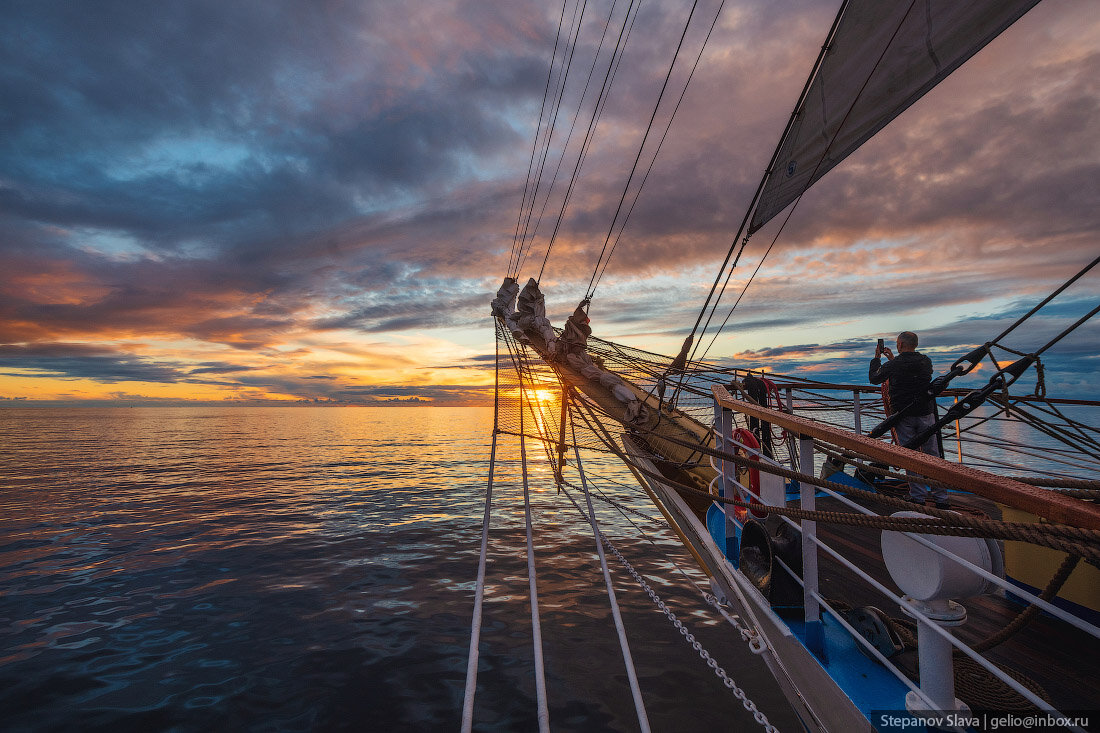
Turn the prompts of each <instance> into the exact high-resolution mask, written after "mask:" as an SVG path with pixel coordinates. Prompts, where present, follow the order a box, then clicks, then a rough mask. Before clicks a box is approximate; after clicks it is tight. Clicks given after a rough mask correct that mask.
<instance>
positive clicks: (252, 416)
mask: <svg viewBox="0 0 1100 733" xmlns="http://www.w3.org/2000/svg"><path fill="white" fill-rule="evenodd" d="M491 430H492V410H491V409H488V408H435V407H416V408H411V407H410V408H396V407H394V408H353V407H348V408H339V407H286V408H280V407H265V408H247V407H231V408H213V407H209V408H208V407H197V408H167V407H161V408H103V409H100V408H85V409H55V408H48V409H31V408H4V409H0V721H3V723H2V724H0V726H2V728H3V729H4V730H16V731H18V730H33V731H39V730H43V731H45V730H73V729H79V730H108V729H109V730H120V729H122V730H143V731H144V730H180V731H187V730H241V729H244V730H336V729H350V730H380V731H386V730H455V729H457V728H458V727H459V724H460V717H461V710H462V695H463V688H464V684H465V672H466V659H467V652H468V645H469V634H470V619H471V616H472V611H473V595H474V580H475V578H476V573H477V558H478V550H479V542H480V532H481V518H482V512H483V509H484V494H485V486H486V478H487V471H488V455H489V449H488V448H489V442H490V440H491ZM501 450H502V455H501V458H502V460H501V462H500V466H499V469H500V471H501V476H500V477H499V479H498V482H497V484H496V486H495V488H494V502H493V506H494V511H493V520H492V527H493V529H492V533H491V535H490V558H491V561H490V563H489V568H488V581H489V595H488V598H487V601H486V608H485V623H484V627H483V630H482V643H481V665H480V675H479V687H478V692H477V705H476V714H475V727H476V728H477V729H478V730H534V729H537V722H536V717H535V715H536V706H535V692H534V667H533V652H532V649H531V642H530V634H531V628H530V627H531V621H530V611H529V606H528V602H527V570H526V555H525V549H524V544H523V543H524V536H523V503H522V494H521V489H520V486H519V484H518V482H517V476H518V473H517V471H518V464H517V463H516V461H515V457H516V454H515V452H514V446H513V445H512V443H511V441H509V445H508V446H507V447H505V446H502V448H501ZM539 461H540V457H539V453H538V451H534V450H532V469H533V473H532V490H533V503H534V519H535V523H536V525H537V527H538V529H537V530H536V554H537V563H538V568H539V575H538V580H539V593H540V597H539V601H540V607H541V611H542V623H543V629H542V632H543V637H544V647H545V654H546V667H547V680H548V688H549V698H550V717H551V725H552V727H553V728H554V730H575V731H598V730H635V729H636V727H637V723H636V719H635V716H634V709H633V703H632V701H631V698H630V693H629V690H628V687H627V684H626V675H625V671H624V668H623V664H622V661H621V657H620V654H619V650H618V643H617V640H616V638H615V631H614V627H613V625H612V621H611V616H610V611H609V606H608V602H607V598H606V593H605V591H604V589H603V581H602V577H601V575H600V571H599V564H598V561H597V559H596V554H595V542H594V540H593V539H592V536H591V532H590V530H589V529H588V526H587V524H585V523H583V522H582V521H580V519H579V517H578V515H577V513H576V512H575V510H574V509H573V508H572V505H571V504H570V503H569V501H568V500H567V499H566V497H565V496H564V495H558V494H556V492H555V490H554V488H553V482H552V480H551V477H550V473H549V471H548V470H547V469H546V464H545V462H543V463H541V464H540V463H539ZM591 470H592V471H593V473H598V474H601V475H603V476H605V477H606V479H607V481H609V482H613V481H616V480H622V481H628V480H629V478H628V475H623V474H622V472H621V469H620V468H616V467H615V466H614V465H612V464H606V465H600V462H599V459H598V458H595V457H594V458H593V464H592V466H591ZM607 485H608V486H614V484H613V483H609V484H607ZM624 491H627V490H626V489H622V488H620V492H624ZM625 501H626V502H627V503H628V504H630V505H631V506H632V507H635V508H637V509H640V510H642V511H646V512H648V513H649V514H653V513H654V512H653V510H652V509H650V508H647V507H646V506H645V504H644V502H643V501H642V500H641V499H640V498H639V497H638V495H637V491H636V490H633V491H629V492H628V498H627V499H626V500H625ZM598 516H599V518H600V520H601V523H602V525H603V527H604V529H605V532H607V534H608V535H609V536H610V537H612V538H613V541H615V543H616V546H617V547H619V548H620V550H621V551H622V552H623V554H624V555H625V556H626V557H627V558H628V559H629V560H630V561H631V562H632V563H633V564H634V565H635V566H636V567H637V568H638V569H639V570H640V571H642V572H643V573H645V574H646V576H647V577H648V578H649V582H650V584H651V585H652V586H653V587H654V589H655V590H656V591H657V592H658V593H659V594H660V595H661V596H662V598H663V599H665V600H666V602H667V603H668V604H669V606H670V607H672V608H673V609H674V610H675V611H676V613H677V614H678V615H679V616H680V618H681V619H682V620H683V621H684V622H685V623H686V624H688V625H689V626H690V627H691V628H692V630H693V631H695V632H696V635H697V636H698V637H699V638H700V640H701V641H702V642H703V644H704V646H705V647H706V648H707V649H708V650H709V651H710V652H711V653H712V654H713V655H714V656H715V657H716V658H717V660H718V662H719V663H720V664H721V665H723V666H724V667H725V669H726V670H727V671H728V672H729V674H730V675H731V676H732V677H733V678H734V679H736V680H737V682H738V683H739V684H740V685H741V686H742V687H743V688H744V689H745V690H746V692H747V693H748V694H749V696H750V697H751V698H752V699H753V700H755V701H756V703H757V704H758V706H759V707H760V708H761V709H762V710H763V711H764V712H765V713H766V714H767V715H768V717H769V719H770V720H771V722H772V723H773V724H775V725H777V726H778V727H779V728H780V729H782V730H795V729H797V728H798V727H799V726H798V724H797V722H796V719H795V718H794V717H793V714H792V713H791V712H790V711H789V709H788V708H787V706H786V704H785V703H784V702H783V701H782V697H781V696H780V694H779V693H778V691H777V690H776V689H775V687H774V683H773V682H772V681H771V679H770V677H769V676H768V674H767V672H766V671H765V669H764V667H763V665H762V664H761V662H760V661H759V659H757V658H756V657H754V656H753V655H752V654H750V653H749V652H748V650H747V649H746V648H745V646H744V645H743V643H742V642H741V641H740V639H739V638H738V637H737V636H736V635H735V634H733V633H730V629H729V627H728V625H726V624H725V622H719V620H718V619H716V614H714V613H711V612H708V611H707V610H705V608H704V607H703V606H702V603H701V600H700V597H699V594H698V592H697V591H696V590H695V589H694V587H693V585H692V583H691V581H689V580H688V579H687V578H685V577H684V576H683V575H682V574H681V573H679V572H677V571H676V570H675V569H674V566H680V567H682V568H685V569H687V568H689V566H690V560H689V559H688V558H687V556H686V554H685V553H683V552H682V550H680V548H679V547H678V545H677V543H676V542H675V541H674V540H672V539H671V538H670V537H669V536H667V535H666V534H665V533H664V532H663V531H661V530H660V528H659V527H657V526H656V525H654V524H650V523H647V522H646V521H645V520H644V519H641V518H638V517H635V516H633V515H631V516H632V519H633V520H634V524H632V523H630V522H628V521H626V520H624V519H623V517H622V514H621V513H620V512H619V511H617V510H615V509H614V508H612V507H610V506H607V505H602V508H600V509H599V510H598ZM635 525H637V526H635ZM609 562H610V563H611V565H612V573H613V575H614V577H615V580H616V592H617V593H618V597H619V601H620V604H621V606H622V608H623V613H624V621H625V625H626V628H627V630H628V634H629V637H630V642H631V651H632V654H633V656H634V660H635V664H636V666H637V668H638V672H639V677H640V680H641V687H642V690H643V692H644V694H645V698H646V704H647V709H648V712H649V717H650V721H651V723H652V725H653V728H654V730H664V731H694V730H699V731H703V730H706V731H713V730H734V729H742V728H744V729H754V728H756V725H755V723H753V721H752V719H751V716H749V715H748V713H747V712H746V711H745V710H744V708H743V707H742V706H741V705H740V703H739V702H738V701H737V700H735V699H734V698H733V695H732V694H730V692H729V691H728V690H726V688H725V687H724V686H723V685H722V684H721V682H720V681H719V680H718V679H717V678H716V677H715V676H714V674H713V673H712V672H711V671H710V670H709V669H708V668H707V666H706V665H705V663H704V662H703V661H702V660H701V659H699V657H698V656H697V655H696V654H695V652H693V651H692V650H691V648H690V647H689V646H688V645H687V644H686V643H685V642H684V641H683V639H682V638H681V637H680V635H679V634H678V633H677V632H676V630H675V629H674V628H673V627H672V625H671V624H670V623H669V622H668V620H667V619H666V618H665V617H664V615H663V614H660V613H659V612H658V611H657V610H656V609H655V608H654V606H653V604H652V602H651V601H650V600H649V598H648V597H647V596H646V595H645V594H644V592H642V591H641V590H640V589H639V588H638V586H637V585H636V584H635V582H634V581H633V580H632V579H631V578H630V577H629V576H628V575H627V574H626V572H625V571H624V570H623V569H622V567H621V566H619V565H618V564H617V563H616V562H615V560H614V559H613V558H609ZM693 577H694V578H695V579H698V576H693Z"/></svg>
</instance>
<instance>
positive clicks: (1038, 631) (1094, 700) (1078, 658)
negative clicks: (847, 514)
mask: <svg viewBox="0 0 1100 733" xmlns="http://www.w3.org/2000/svg"><path fill="white" fill-rule="evenodd" d="M952 503H953V504H955V505H956V506H957V507H958V508H959V509H960V510H962V511H967V512H968V513H984V514H985V515H987V516H989V517H990V518H992V519H1000V518H1001V512H1000V509H999V508H998V507H997V505H995V504H994V503H993V502H990V501H988V500H986V499H983V498H981V497H977V496H972V495H958V494H953V495H952ZM817 504H818V509H823V510H828V509H836V510H841V509H843V507H842V506H841V504H840V502H838V501H836V500H834V499H821V498H819V499H818V501H817ZM868 508H870V509H876V510H879V511H880V512H881V511H883V509H884V507H875V506H873V505H871V504H868ZM818 535H819V536H820V537H821V538H822V540H824V541H825V542H826V543H827V544H829V546H831V547H832V548H833V549H835V550H837V551H838V552H840V553H841V554H843V555H844V556H845V557H846V558H848V559H849V560H851V561H853V562H855V563H856V564H858V565H859V566H860V567H861V568H863V569H864V570H865V571H866V572H867V573H868V574H869V575H871V577H873V578H875V580H877V581H878V582H880V583H882V584H883V585H884V586H886V587H887V588H890V589H892V590H894V591H895V592H896V591H897V586H896V585H895V584H894V582H893V581H892V580H891V578H890V574H889V572H888V571H887V569H886V567H885V565H884V564H883V562H882V558H881V556H880V554H879V548H880V535H881V533H880V531H879V530H874V529H864V528H859V527H838V526H827V525H824V524H818ZM819 563H820V566H819V567H820V587H821V592H822V595H823V596H825V597H826V598H830V599H837V600H839V601H842V602H844V603H847V604H848V605H850V606H853V607H854V606H861V605H872V606H875V607H877V608H879V609H880V610H882V611H883V612H885V613H886V614H887V615H888V616H890V617H892V618H906V617H905V615H904V614H903V613H902V611H901V610H900V609H899V608H897V607H896V604H893V602H892V601H890V600H889V599H887V598H885V597H883V596H882V594H880V593H879V592H878V591H876V590H875V589H873V588H871V587H870V586H869V585H867V584H866V583H863V582H862V581H859V580H858V579H857V578H855V577H853V576H852V574H851V572H850V571H848V570H847V569H846V568H844V567H843V566H841V565H840V564H839V563H838V562H836V561H835V560H833V559H832V558H829V557H828V556H827V555H825V554H824V553H822V554H821V555H820V559H819ZM1052 574H1053V570H1052ZM961 602H962V605H963V606H965V608H966V610H967V620H966V623H965V624H963V625H962V626H960V627H958V628H956V629H954V633H955V635H956V636H957V637H958V638H959V639H960V640H961V641H963V642H965V643H967V644H968V645H972V644H976V643H978V642H980V641H982V640H984V639H987V638H989V637H991V636H992V635H993V634H995V633H996V632H998V631H1000V630H1001V629H1003V628H1004V627H1005V626H1007V625H1008V623H1009V622H1011V621H1012V619H1014V618H1015V617H1016V616H1017V615H1018V614H1019V613H1020V612H1022V611H1023V610H1024V608H1026V606H1024V605H1021V604H1019V603H1016V602H1014V601H1011V600H1009V599H1008V598H1006V597H1005V596H1004V594H1003V593H1002V594H998V595H984V596H978V597H975V598H970V599H965V600H963V601H961ZM914 656H915V653H914ZM984 656H985V657H986V658H987V659H988V660H990V661H992V662H995V663H997V664H1000V665H1003V666H1004V667H1006V668H1007V669H1009V670H1012V671H1013V672H1015V673H1017V674H1021V675H1024V676H1026V677H1027V678H1029V679H1031V680H1033V681H1034V682H1036V683H1037V684H1038V685H1039V686H1041V687H1042V688H1043V689H1044V690H1045V691H1046V693H1047V695H1048V696H1049V698H1050V700H1051V702H1052V703H1053V704H1054V706H1055V707H1057V708H1058V709H1060V710H1062V711H1063V712H1065V711H1071V710H1077V711H1080V710H1096V709H1097V708H1098V707H1100V641H1097V640H1096V639H1093V638H1092V637H1090V636H1088V635H1087V634H1085V633H1083V632H1081V631H1079V630H1077V629H1075V628H1074V627H1072V626H1070V625H1069V624H1067V623H1065V622H1064V621H1061V620H1059V619H1057V618H1054V617H1052V616H1050V615H1048V614H1046V613H1041V614H1039V615H1038V616H1037V617H1036V618H1034V619H1033V620H1032V621H1031V623H1029V624H1028V625H1027V626H1025V627H1024V628H1023V629H1022V630H1021V631H1019V632H1018V633H1017V634H1016V635H1015V636H1013V637H1011V638H1009V639H1008V640H1007V641H1005V642H1003V643H1002V644H1000V645H999V646H997V647H994V648H993V649H991V650H990V651H988V652H986V653H985V654H984ZM899 666H903V667H904V666H905V665H904V663H903V664H901V665H899Z"/></svg>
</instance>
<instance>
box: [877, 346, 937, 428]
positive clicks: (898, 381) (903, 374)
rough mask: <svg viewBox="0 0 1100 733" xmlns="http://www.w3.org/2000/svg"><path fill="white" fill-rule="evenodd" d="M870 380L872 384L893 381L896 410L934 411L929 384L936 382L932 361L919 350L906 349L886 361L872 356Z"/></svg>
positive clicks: (894, 408)
mask: <svg viewBox="0 0 1100 733" xmlns="http://www.w3.org/2000/svg"><path fill="white" fill-rule="evenodd" d="M867 379H869V380H870V381H871V384H882V383H883V382H885V381H886V380H887V379H889V380H890V407H891V409H892V410H893V411H894V412H895V413H896V412H902V414H904V415H928V414H931V412H932V399H931V398H930V397H929V396H928V384H929V382H931V381H932V360H931V359H929V358H928V357H927V356H925V355H924V354H922V353H920V352H919V351H903V352H901V353H900V354H898V355H897V356H895V357H894V358H893V360H892V361H888V362H886V363H885V364H882V363H881V359H871V368H870V371H869V372H868V373H867ZM910 403H913V404H912V406H910Z"/></svg>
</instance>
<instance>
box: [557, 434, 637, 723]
mask: <svg viewBox="0 0 1100 733" xmlns="http://www.w3.org/2000/svg"><path fill="white" fill-rule="evenodd" d="M570 428H571V429H572V431H573V453H574V455H575V456H576V458H577V471H578V473H580V477H581V489H582V490H583V491H584V498H585V499H586V500H587V502H588V520H589V524H591V525H592V535H593V537H594V538H595V540H596V553H597V554H598V555H599V557H600V569H601V570H602V571H603V579H604V584H605V585H606V586H607V597H608V599H609V600H610V602H611V615H612V617H613V619H614V621H615V631H616V632H617V633H618V635H619V647H620V648H621V649H622V652H623V662H624V664H625V665H626V675H627V679H628V680H629V682H630V694H631V696H632V697H633V698H634V709H635V711H636V712H637V714H638V726H639V728H641V730H642V733H649V716H648V715H646V711H645V703H644V702H643V701H642V690H641V688H640V687H639V685H638V673H637V672H636V671H635V669H634V660H633V659H632V658H631V656H630V645H629V644H628V643H627V641H626V628H625V627H624V626H623V618H622V614H621V613H620V611H619V602H618V600H616V598H615V586H614V585H613V584H612V582H611V572H610V571H609V570H608V569H607V557H606V556H605V555H604V552H603V543H602V542H601V541H600V528H599V526H598V525H597V524H596V512H595V510H593V508H592V497H591V495H590V494H589V491H588V480H587V479H586V478H585V475H584V465H583V464H582V463H581V452H580V450H579V449H578V448H577V431H576V426H575V425H574V424H573V422H572V420H571V421H570Z"/></svg>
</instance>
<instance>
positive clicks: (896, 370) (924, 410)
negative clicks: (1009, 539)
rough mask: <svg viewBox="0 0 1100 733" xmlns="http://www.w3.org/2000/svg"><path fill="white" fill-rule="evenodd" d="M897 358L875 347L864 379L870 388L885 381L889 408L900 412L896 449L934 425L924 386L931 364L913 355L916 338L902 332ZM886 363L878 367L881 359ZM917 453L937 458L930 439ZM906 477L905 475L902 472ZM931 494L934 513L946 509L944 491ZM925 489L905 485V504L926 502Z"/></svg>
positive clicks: (932, 406) (911, 483) (912, 483)
mask: <svg viewBox="0 0 1100 733" xmlns="http://www.w3.org/2000/svg"><path fill="white" fill-rule="evenodd" d="M897 346H898V355H897V357H895V356H894V354H893V352H892V351H890V348H889V347H885V346H882V340H881V339H879V345H878V346H876V347H875V358H874V359H871V367H870V371H869V372H868V374H867V379H868V380H870V382H871V384H882V383H883V382H885V381H887V380H889V381H890V385H889V394H890V405H891V407H892V409H894V410H900V411H901V412H902V418H901V420H899V421H898V422H897V424H895V425H894V431H895V433H896V435H897V441H898V445H905V444H906V443H908V442H909V441H910V440H911V439H912V438H914V437H916V436H917V435H918V434H919V433H921V432H922V431H924V430H926V429H928V428H929V427H931V426H932V425H933V424H934V423H935V421H936V416H935V403H934V402H933V401H932V398H931V397H929V396H928V385H929V383H930V382H931V381H932V360H931V359H929V358H928V357H927V356H925V355H924V354H922V353H920V352H919V351H917V334H915V333H913V332H912V331H902V332H901V333H899V334H898V340H897ZM883 354H885V355H886V363H885V364H883V363H882V355H883ZM917 450H919V451H922V452H924V453H928V454H929V455H933V456H937V457H939V455H940V451H939V443H938V441H937V440H936V436H935V435H932V437H930V438H929V439H928V440H926V441H925V442H924V444H923V445H921V446H918V447H917ZM905 473H906V475H909V472H908V471H906V472H905ZM931 491H932V498H933V499H935V501H936V508H937V509H950V508H951V505H950V504H949V503H948V501H947V489H945V488H943V487H942V486H937V487H935V488H934V489H932V490H931ZM928 493H929V487H928V485H927V484H920V483H917V482H915V481H912V480H910V481H909V501H911V502H913V503H915V504H921V505H922V506H923V505H924V503H925V502H926V501H927V500H928Z"/></svg>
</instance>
